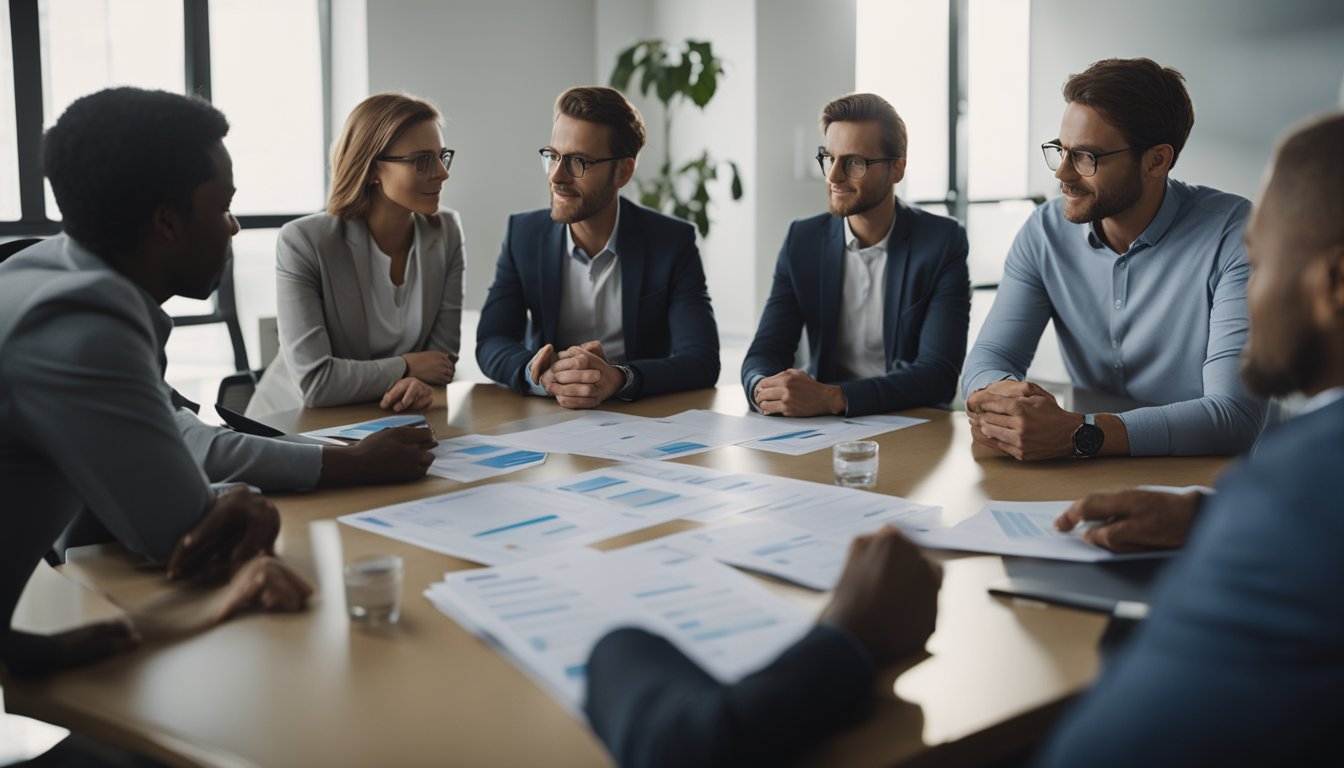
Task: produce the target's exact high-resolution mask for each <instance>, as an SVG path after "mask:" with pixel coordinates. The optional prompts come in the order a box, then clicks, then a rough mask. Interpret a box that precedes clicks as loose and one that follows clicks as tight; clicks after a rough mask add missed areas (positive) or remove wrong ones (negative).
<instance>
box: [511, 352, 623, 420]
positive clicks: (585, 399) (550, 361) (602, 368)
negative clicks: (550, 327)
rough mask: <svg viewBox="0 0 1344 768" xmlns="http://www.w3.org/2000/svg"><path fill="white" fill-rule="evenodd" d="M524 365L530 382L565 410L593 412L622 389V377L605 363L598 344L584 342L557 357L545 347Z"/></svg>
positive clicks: (604, 354)
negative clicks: (585, 409)
mask: <svg viewBox="0 0 1344 768" xmlns="http://www.w3.org/2000/svg"><path fill="white" fill-rule="evenodd" d="M527 365H528V371H529V373H531V375H532V380H533V381H535V382H537V383H538V384H540V385H541V386H542V388H543V389H545V390H546V393H547V394H549V395H551V396H552V397H554V398H555V402H557V403H559V404H560V405H561V406H563V407H565V408H596V407H597V406H599V405H601V404H602V403H603V402H605V401H606V400H609V399H610V398H611V397H613V396H614V395H615V394H616V393H617V392H620V391H621V388H622V387H624V386H625V374H624V373H622V372H621V369H619V368H617V367H615V366H613V365H611V364H609V363H608V362H607V356H606V353H604V352H603V351H602V342H600V341H585V342H584V343H582V344H580V345H578V346H576V347H570V348H569V349H563V350H560V352H559V353H558V354H557V353H556V351H555V346H554V345H553V344H547V345H545V346H543V347H542V348H541V349H539V350H537V354H535V355H533V356H532V361H531V362H529V363H528V364H527Z"/></svg>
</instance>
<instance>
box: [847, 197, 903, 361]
mask: <svg viewBox="0 0 1344 768" xmlns="http://www.w3.org/2000/svg"><path fill="white" fill-rule="evenodd" d="M891 223H892V226H895V225H896V220H895V219H894V218H893V219H892V222H891ZM890 236H891V230H890V229H888V230H887V233H886V234H885V235H883V236H882V239H881V240H879V241H878V242H877V244H875V245H872V246H869V247H867V248H860V247H859V238H858V236H856V235H855V234H854V230H852V229H850V228H849V219H848V218H846V219H845V282H844V288H843V289H842V294H841V300H840V332H839V333H838V334H836V341H837V346H838V349H837V351H836V364H837V367H838V369H839V373H840V375H841V376H842V377H843V378H844V379H845V380H854V379H867V378H871V377H873V376H881V375H882V374H884V373H886V372H887V354H886V350H885V349H884V348H883V345H882V315H883V309H884V305H885V302H884V299H885V297H886V292H887V291H886V283H887V238H889V237H890Z"/></svg>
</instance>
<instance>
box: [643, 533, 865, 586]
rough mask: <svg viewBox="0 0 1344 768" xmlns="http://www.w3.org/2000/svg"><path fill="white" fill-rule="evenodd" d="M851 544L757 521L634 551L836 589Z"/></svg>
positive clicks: (658, 542) (661, 541) (844, 539)
mask: <svg viewBox="0 0 1344 768" xmlns="http://www.w3.org/2000/svg"><path fill="white" fill-rule="evenodd" d="M849 542H850V539H849V538H848V537H844V536H831V535H827V534H820V533H813V532H811V531H805V530H803V529H802V528H799V527H798V526H796V525H789V524H788V523H779V522H775V521H773V520H757V521H755V522H744V523H740V524H737V525H722V526H716V527H713V528H697V529H695V530H693V531H683V532H682V533H677V534H673V535H671V536H664V537H663V538H661V539H654V540H653V541H647V542H644V543H643V544H636V545H635V546H633V547H630V549H654V550H658V551H664V552H681V553H683V554H685V555H699V556H704V557H712V558H714V559H715V560H718V561H719V562H721V563H727V564H728V565H735V566H737V567H739V568H746V569H748V570H752V571H757V572H759V573H765V574H769V575H771V576H775V577H778V578H781V579H784V580H785V581H791V582H793V583H795V584H798V585H800V586H803V587H807V588H808V589H816V590H821V591H825V590H829V589H834V588H835V585H836V582H838V581H839V580H840V572H841V571H843V570H844V567H845V557H846V556H847V555H848V554H849Z"/></svg>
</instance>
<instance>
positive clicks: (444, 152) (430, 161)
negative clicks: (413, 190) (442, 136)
mask: <svg viewBox="0 0 1344 768" xmlns="http://www.w3.org/2000/svg"><path fill="white" fill-rule="evenodd" d="M445 156H447V158H448V159H446V160H445V159H444V157H445ZM456 156H457V151H456V150H452V149H448V148H447V147H444V148H443V149H440V150H439V151H438V152H416V153H415V154H413V155H379V156H377V157H375V158H373V159H374V160H376V161H378V162H380V163H415V173H416V175H417V176H428V175H429V174H430V171H432V170H433V169H434V158H438V160H439V162H441V163H443V170H444V172H445V173H447V172H448V169H449V168H452V167H453V158H454V157H456ZM421 160H424V161H425V168H424V170H421V169H420V161H421Z"/></svg>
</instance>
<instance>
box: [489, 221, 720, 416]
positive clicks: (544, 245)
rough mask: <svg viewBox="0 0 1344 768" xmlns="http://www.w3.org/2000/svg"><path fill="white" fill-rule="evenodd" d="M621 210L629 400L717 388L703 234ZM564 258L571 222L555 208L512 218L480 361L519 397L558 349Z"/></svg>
mask: <svg viewBox="0 0 1344 768" xmlns="http://www.w3.org/2000/svg"><path fill="white" fill-rule="evenodd" d="M620 206H621V226H620V230H619V233H618V235H617V240H616V252H617V253H618V254H619V256H618V260H619V262H620V269H621V304H622V315H621V317H622V330H623V332H624V334H625V356H626V365H629V366H630V368H631V369H632V370H633V371H634V376H635V383H634V388H633V390H632V391H631V393H630V396H631V398H632V399H633V398H638V397H642V396H645V395H657V394H662V393H665V392H678V391H681V390H685V389H698V388H700V387H712V386H714V385H715V383H716V382H717V381H718V378H719V329H718V326H717V325H716V324H715V322H714V310H713V308H712V307H711V306H710V303H709V289H708V288H707V287H706V286H705V270H704V267H703V265H701V263H700V251H699V250H698V249H697V248H696V246H695V228H694V227H692V226H691V225H690V224H687V223H686V222H684V221H681V220H680V219H674V218H672V217H670V216H664V215H662V214H661V213H657V212H656V211H652V210H649V209H648V208H644V207H641V206H639V205H636V204H635V203H632V202H630V201H629V200H626V199H625V198H621V200H620ZM566 258H569V257H568V255H567V254H566V253H565V225H563V224H557V223H555V222H554V221H552V220H551V214H550V211H549V210H546V209H542V210H539V211H532V212H530V213H520V214H515V215H513V216H510V217H509V224H508V228H507V229H506V230H505V232H504V244H503V246H502V247H501V248H500V253H499V262H498V263H497V265H496V267H495V282H494V284H493V285H491V286H490V293H489V296H487V297H486V300H485V306H484V307H483V308H482V309H481V321H480V325H479V326H478V327H477V330H476V361H477V362H478V363H479V364H480V366H481V370H482V371H484V372H485V374H486V375H487V376H489V377H490V378H492V379H494V380H495V381H498V382H499V383H501V384H504V385H506V386H508V387H510V388H511V389H513V390H514V391H516V392H522V393H527V392H529V391H530V390H529V388H528V385H527V379H526V377H525V375H524V373H523V368H524V366H526V365H527V363H528V362H529V361H530V360H531V359H532V356H533V355H534V354H536V351H537V350H538V349H540V348H541V347H542V346H544V345H546V344H554V343H556V328H557V326H558V325H559V323H560V302H561V301H562V300H563V297H562V295H561V293H562V288H563V287H564V279H563V273H562V271H561V269H562V267H563V264H564V260H565V259H566Z"/></svg>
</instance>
